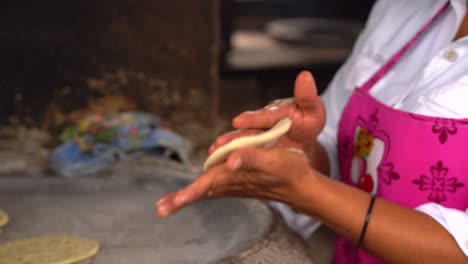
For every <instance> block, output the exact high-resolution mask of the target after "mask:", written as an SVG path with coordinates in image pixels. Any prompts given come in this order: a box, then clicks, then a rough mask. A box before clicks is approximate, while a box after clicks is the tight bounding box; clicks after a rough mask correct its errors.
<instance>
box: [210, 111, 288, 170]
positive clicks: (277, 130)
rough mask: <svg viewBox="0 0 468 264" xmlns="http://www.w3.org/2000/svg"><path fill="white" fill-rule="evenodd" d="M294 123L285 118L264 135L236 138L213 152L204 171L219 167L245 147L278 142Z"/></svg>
mask: <svg viewBox="0 0 468 264" xmlns="http://www.w3.org/2000/svg"><path fill="white" fill-rule="evenodd" d="M291 125H292V121H291V119H289V118H284V119H282V120H280V121H279V122H278V123H276V125H275V126H274V127H272V128H271V129H270V130H267V131H265V132H263V133H260V134H257V135H252V136H245V137H240V138H236V139H234V140H233V141H231V142H229V143H227V144H226V145H224V146H222V147H220V148H219V149H217V150H216V151H215V152H213V153H212V154H211V155H210V156H209V157H208V158H207V159H206V161H205V164H204V165H203V169H204V170H207V169H209V168H211V167H213V166H215V165H218V164H220V163H222V162H224V161H225V160H226V159H227V157H228V156H229V154H230V153H231V152H232V151H234V150H236V149H240V148H245V147H258V146H264V145H266V144H268V143H271V142H274V141H276V140H278V138H280V137H281V136H282V135H284V134H286V133H287V132H288V131H289V129H290V128H291Z"/></svg>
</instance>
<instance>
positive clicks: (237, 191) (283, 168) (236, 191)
mask: <svg viewBox="0 0 468 264" xmlns="http://www.w3.org/2000/svg"><path fill="white" fill-rule="evenodd" d="M305 177H309V178H314V177H315V174H314V172H313V170H312V169H311V168H310V166H309V162H308V159H307V157H306V155H304V153H303V152H302V151H301V150H299V149H295V148H270V149H257V148H245V149H241V150H237V151H234V152H233V153H231V154H230V156H229V157H228V159H227V161H226V163H224V164H221V165H218V166H216V167H213V168H212V169H209V170H208V171H206V172H205V173H204V174H202V175H201V176H200V177H198V178H197V179H196V180H195V181H194V182H193V183H192V184H190V185H189V186H187V187H186V188H184V189H182V190H180V191H178V192H175V193H171V194H167V195H164V196H163V197H161V198H160V199H159V201H158V203H157V214H158V215H159V216H160V217H166V216H167V215H169V214H172V213H174V212H175V211H177V210H179V209H181V208H182V207H185V206H187V205H190V204H192V203H194V202H196V201H199V200H202V199H208V198H220V197H249V198H257V199H268V200H277V201H281V202H286V203H289V204H291V205H294V204H295V203H296V202H299V201H301V197H300V193H299V192H298V190H301V189H302V188H300V186H301V185H302V183H303V181H304V178H305ZM308 180H310V179H308Z"/></svg>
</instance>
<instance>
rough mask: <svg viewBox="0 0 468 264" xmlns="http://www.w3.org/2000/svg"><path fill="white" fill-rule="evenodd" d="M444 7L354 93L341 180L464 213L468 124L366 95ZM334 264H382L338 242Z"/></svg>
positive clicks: (345, 126) (343, 125)
mask: <svg viewBox="0 0 468 264" xmlns="http://www.w3.org/2000/svg"><path fill="white" fill-rule="evenodd" d="M448 6H449V3H447V4H445V5H444V6H443V7H442V8H441V9H440V10H439V12H437V14H436V15H435V16H434V17H433V18H432V19H431V20H430V21H429V22H428V23H427V24H426V25H425V26H424V27H423V28H422V29H421V30H420V31H419V32H418V34H417V35H416V36H414V37H413V38H412V39H411V40H410V42H409V43H408V44H406V45H405V46H404V47H403V48H402V49H401V50H400V51H399V52H398V53H397V54H396V55H395V56H394V57H393V58H392V59H391V60H390V61H389V62H387V64H386V65H384V66H383V67H382V68H381V69H380V70H379V71H378V72H377V73H376V74H375V75H374V76H373V77H372V78H371V79H370V80H368V81H367V82H366V83H365V84H364V85H363V86H361V87H358V88H356V90H355V92H354V93H353V94H352V95H351V97H350V99H349V101H348V104H347V106H346V107H345V109H344V111H343V114H342V116H341V120H340V123H339V131H338V156H339V167H340V173H341V177H342V180H343V181H344V182H345V183H347V184H349V185H352V186H355V187H358V188H361V189H363V190H365V191H368V192H372V193H375V194H376V196H377V197H380V198H383V199H386V200H388V201H391V202H393V203H396V204H399V205H402V206H406V207H410V208H414V207H416V206H418V205H421V204H425V203H431V202H433V203H439V204H441V205H443V206H445V207H450V208H456V209H460V210H465V209H466V208H468V150H467V149H468V119H447V118H435V117H429V116H423V115H418V114H411V113H407V112H403V111H400V110H397V109H394V108H391V107H389V106H386V105H384V104H382V103H381V102H379V101H377V100H376V99H375V98H373V97H372V96H371V95H370V94H369V90H370V89H371V88H372V87H373V85H374V84H375V83H376V82H377V81H378V80H380V79H381V78H382V77H383V76H384V75H385V74H386V73H387V72H388V70H389V69H390V68H391V67H392V66H393V65H394V64H395V63H396V62H397V61H398V60H399V59H400V58H401V56H402V55H403V54H404V53H405V52H406V51H407V50H408V49H409V48H410V47H411V46H412V45H413V44H414V43H415V42H416V40H417V39H419V37H420V36H421V35H422V34H423V33H424V32H425V31H426V30H427V28H429V27H430V26H431V25H432V24H433V23H434V22H436V20H437V18H438V17H439V16H440V14H442V13H443V12H444V11H445V10H446V9H447V8H448ZM363 221H364V220H363ZM370 221H371V222H372V218H371V220H370ZM334 263H373V264H375V263H381V262H380V261H379V260H378V259H376V258H374V257H373V256H371V255H369V254H368V253H366V252H364V251H363V250H359V251H358V252H356V250H355V246H354V245H353V244H352V243H351V242H349V241H346V240H345V239H344V238H342V237H340V238H338V242H337V244H336V248H335V257H334Z"/></svg>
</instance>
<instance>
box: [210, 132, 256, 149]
mask: <svg viewBox="0 0 468 264" xmlns="http://www.w3.org/2000/svg"><path fill="white" fill-rule="evenodd" d="M260 132H262V131H261V130H258V129H245V130H236V131H231V132H228V133H226V134H224V135H222V136H220V137H218V138H217V139H216V141H215V143H213V144H212V145H211V146H210V148H209V153H210V154H211V153H213V152H214V151H215V150H216V149H218V148H219V147H221V146H223V145H225V144H227V143H229V142H231V141H232V140H234V139H236V138H239V137H245V136H250V135H255V134H258V133H260Z"/></svg>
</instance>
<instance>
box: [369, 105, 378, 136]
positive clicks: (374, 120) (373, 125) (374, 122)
mask: <svg viewBox="0 0 468 264" xmlns="http://www.w3.org/2000/svg"><path fill="white" fill-rule="evenodd" d="M378 111H379V110H378V109H375V111H374V113H373V114H372V115H371V116H369V119H368V120H367V127H368V128H369V130H370V131H371V132H372V131H374V130H376V129H377V126H378V125H379V118H378V117H377V114H378Z"/></svg>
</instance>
